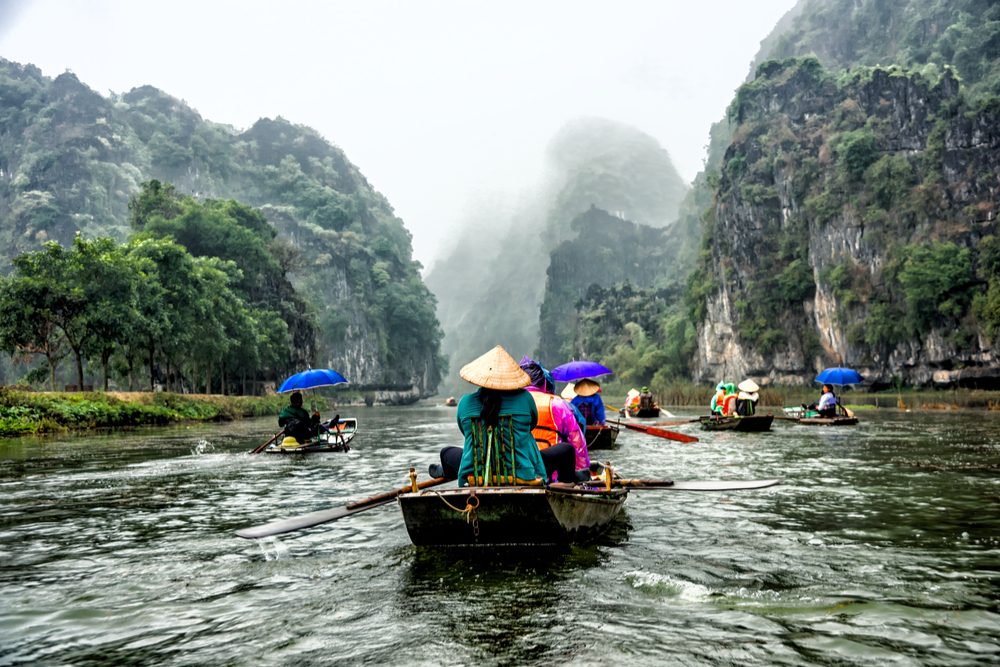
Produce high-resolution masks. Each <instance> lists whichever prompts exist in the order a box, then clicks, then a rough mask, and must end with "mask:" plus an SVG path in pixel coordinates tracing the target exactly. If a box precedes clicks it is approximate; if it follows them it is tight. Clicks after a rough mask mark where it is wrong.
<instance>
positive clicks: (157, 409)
mask: <svg viewBox="0 0 1000 667" xmlns="http://www.w3.org/2000/svg"><path fill="white" fill-rule="evenodd" d="M287 403H288V397H287V396H284V395H271V396H222V395H208V394H201V395H197V394H174V393H170V392H94V391H87V392H34V391H22V390H18V389H10V388H6V387H0V436H15V435H25V434H31V433H51V432H58V431H74V430H85V429H95V428H121V427H132V426H153V425H164V424H170V423H177V422H185V421H229V420H232V419H240V418H244V417H259V416H264V415H272V414H274V415H276V414H278V412H279V411H280V410H281V408H282V407H283V406H284V405H286V404H287Z"/></svg>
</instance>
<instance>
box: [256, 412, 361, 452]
mask: <svg viewBox="0 0 1000 667" xmlns="http://www.w3.org/2000/svg"><path fill="white" fill-rule="evenodd" d="M357 432H358V420H357V419H356V418H354V417H345V418H344V419H341V420H340V421H338V422H337V425H336V426H332V425H331V426H330V427H329V428H328V429H326V430H323V429H321V430H320V434H319V437H318V438H316V439H315V440H310V441H309V442H304V443H300V444H296V445H290V446H286V445H283V444H282V443H280V442H275V443H272V444H270V445H268V446H267V447H265V448H264V452H265V453H267V454H329V453H332V452H349V451H351V447H350V445H349V444H348V443H350V442H351V441H352V440H354V436H355V435H357Z"/></svg>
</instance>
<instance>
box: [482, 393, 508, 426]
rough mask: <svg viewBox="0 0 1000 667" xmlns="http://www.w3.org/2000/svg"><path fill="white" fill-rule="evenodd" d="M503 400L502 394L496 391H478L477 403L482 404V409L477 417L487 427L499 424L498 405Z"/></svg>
mask: <svg viewBox="0 0 1000 667" xmlns="http://www.w3.org/2000/svg"><path fill="white" fill-rule="evenodd" d="M502 400H503V392H501V391H500V390H498V389H487V388H486V387H481V388H480V389H479V401H480V402H481V403H482V404H483V409H482V411H481V412H480V413H479V417H480V418H481V419H482V420H483V423H484V424H485V425H487V426H496V425H497V424H499V423H500V403H501V402H502Z"/></svg>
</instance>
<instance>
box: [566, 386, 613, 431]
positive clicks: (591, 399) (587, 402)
mask: <svg viewBox="0 0 1000 667" xmlns="http://www.w3.org/2000/svg"><path fill="white" fill-rule="evenodd" d="M573 391H575V392H576V398H574V399H573V401H572V402H573V405H575V406H576V409H577V410H579V411H580V413H581V414H582V415H583V417H584V419H586V420H587V426H593V425H598V426H604V423H605V421H606V417H605V414H604V401H603V400H602V399H601V397H600V396H599V394H600V393H601V385H599V384H597V383H596V382H594V381H593V380H591V379H589V378H584V379H583V380H580V381H579V382H577V383H576V386H574V387H573Z"/></svg>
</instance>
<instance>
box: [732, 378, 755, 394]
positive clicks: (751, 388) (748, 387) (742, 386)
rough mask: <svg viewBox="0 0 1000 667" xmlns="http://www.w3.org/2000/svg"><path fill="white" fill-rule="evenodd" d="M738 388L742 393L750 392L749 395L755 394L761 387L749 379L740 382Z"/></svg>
mask: <svg viewBox="0 0 1000 667" xmlns="http://www.w3.org/2000/svg"><path fill="white" fill-rule="evenodd" d="M736 388H737V389H739V390H740V391H745V392H749V393H753V392H755V391H757V390H758V389H760V387H758V386H757V383H756V382H754V381H753V380H751V379H750V378H747V379H746V380H744V381H743V382H740V383H739V384H738V385H737V386H736Z"/></svg>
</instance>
